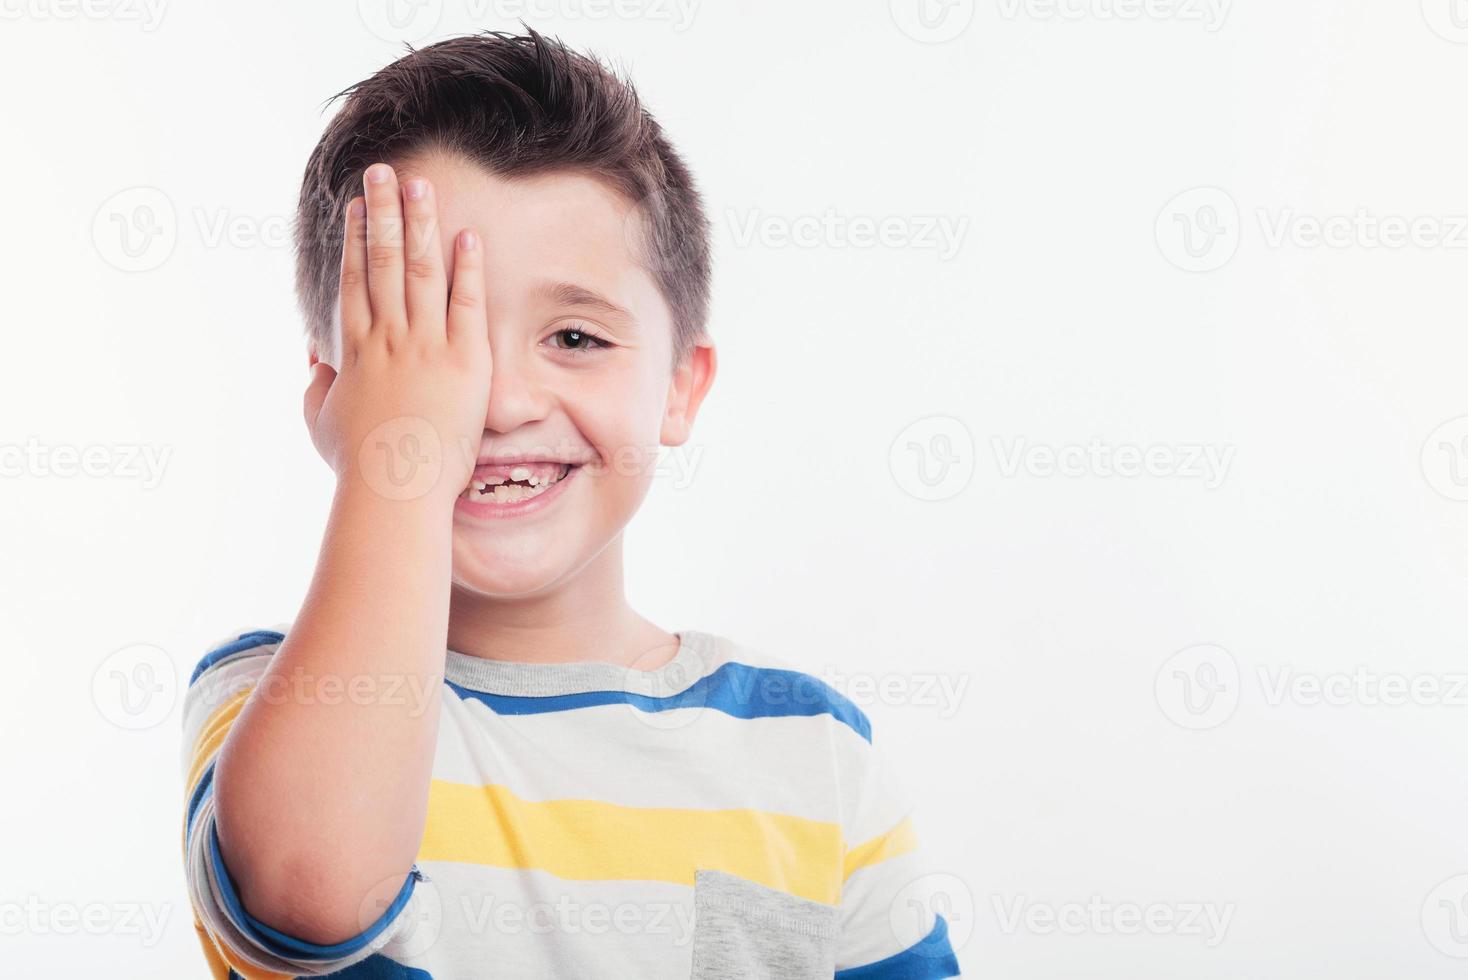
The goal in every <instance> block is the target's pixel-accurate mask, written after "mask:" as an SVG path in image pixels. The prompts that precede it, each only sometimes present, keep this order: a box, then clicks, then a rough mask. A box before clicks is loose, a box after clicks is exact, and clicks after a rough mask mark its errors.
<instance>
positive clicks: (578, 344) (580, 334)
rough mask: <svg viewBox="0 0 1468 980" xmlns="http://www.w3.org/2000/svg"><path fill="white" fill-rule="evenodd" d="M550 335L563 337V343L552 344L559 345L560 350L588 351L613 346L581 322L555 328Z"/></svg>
mask: <svg viewBox="0 0 1468 980" xmlns="http://www.w3.org/2000/svg"><path fill="white" fill-rule="evenodd" d="M551 337H553V338H554V337H561V338H564V339H565V344H564V345H562V344H555V345H553V346H556V347H559V348H560V349H561V350H568V351H572V352H574V353H586V352H588V351H593V350H600V349H602V348H607V347H613V346H615V345H614V344H612V343H611V342H610V341H608V340H606V339H604V338H603V337H601V336H599V335H597V334H595V333H593V332H592V331H591V330H589V329H588V328H587V327H586V325H585V324H582V323H578V324H576V325H575V326H572V327H562V328H561V329H560V330H557V331H556V332H555V333H553V334H551Z"/></svg>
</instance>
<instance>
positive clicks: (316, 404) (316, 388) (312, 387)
mask: <svg viewBox="0 0 1468 980" xmlns="http://www.w3.org/2000/svg"><path fill="white" fill-rule="evenodd" d="M306 366H307V368H309V369H310V371H311V377H310V381H309V382H308V383H307V384H306V394H305V396H304V397H303V398H302V399H301V414H302V417H303V418H304V419H305V422H306V431H307V432H309V433H310V434H311V444H312V445H313V446H315V447H316V451H317V452H318V453H320V452H321V444H320V443H319V442H317V441H316V419H317V417H318V416H320V415H321V406H322V405H324V404H326V393H327V392H328V391H329V390H331V383H332V382H333V381H335V380H336V371H334V370H332V367H331V365H330V364H327V363H326V362H325V361H323V360H321V358H320V357H318V356H317V354H316V347H315V346H314V345H313V346H312V347H311V348H310V349H309V355H308V360H307V362H306ZM322 459H326V456H325V454H322ZM328 462H329V461H328Z"/></svg>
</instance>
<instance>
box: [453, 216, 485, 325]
mask: <svg viewBox="0 0 1468 980" xmlns="http://www.w3.org/2000/svg"><path fill="white" fill-rule="evenodd" d="M488 331H489V325H488V322H487V320H486V319H485V314H484V245H483V243H482V242H481V241H480V240H479V236H478V235H477V234H475V232H474V230H473V229H472V228H465V229H464V230H463V231H460V232H459V233H458V234H457V235H455V236H454V285H453V291H452V292H451V293H450V295H449V320H448V335H449V340H450V341H462V340H465V339H468V338H472V337H474V336H476V335H478V336H480V337H485V338H486V340H487V334H488Z"/></svg>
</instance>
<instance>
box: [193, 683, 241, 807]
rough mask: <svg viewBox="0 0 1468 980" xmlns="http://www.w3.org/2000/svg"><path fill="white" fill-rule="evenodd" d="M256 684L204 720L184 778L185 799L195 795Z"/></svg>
mask: <svg viewBox="0 0 1468 980" xmlns="http://www.w3.org/2000/svg"><path fill="white" fill-rule="evenodd" d="M252 690H254V685H253V684H252V685H250V687H248V688H246V689H245V690H243V691H241V692H240V693H238V694H236V695H235V696H234V697H232V698H230V699H229V700H228V701H226V702H224V704H222V705H220V706H219V707H218V708H216V709H215V710H214V714H212V715H210V716H209V720H208V721H206V722H204V727H203V728H201V729H200V730H199V737H198V738H197V739H195V740H194V754H193V762H191V763H190V764H189V776H188V779H186V780H184V799H188V798H189V797H191V796H193V795H194V787H195V786H197V785H198V783H199V779H200V778H201V777H202V776H203V775H204V770H205V769H207V768H209V761H210V760H211V759H213V758H214V753H215V752H218V751H219V746H220V745H221V744H223V742H224V736H226V735H228V734H229V726H230V725H233V724H234V720H235V718H236V717H238V715H239V713H240V709H241V708H243V707H244V706H245V699H246V698H248V697H249V696H250V691H252Z"/></svg>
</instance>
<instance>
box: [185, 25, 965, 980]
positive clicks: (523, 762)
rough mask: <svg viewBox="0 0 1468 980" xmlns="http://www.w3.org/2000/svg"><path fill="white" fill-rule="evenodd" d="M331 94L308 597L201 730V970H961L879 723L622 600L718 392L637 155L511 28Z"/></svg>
mask: <svg viewBox="0 0 1468 980" xmlns="http://www.w3.org/2000/svg"><path fill="white" fill-rule="evenodd" d="M349 93H350V94H349V95H348V98H347V100H346V102H345V104H344V106H343V109H342V110H341V112H340V113H339V114H338V115H337V117H336V118H335V119H334V120H333V121H332V123H331V124H330V126H329V127H328V129H327V131H326V133H325V134H324V135H323V137H322V139H321V142H320V143H319V145H318V146H317V148H316V150H315V152H314V153H313V154H312V156H311V160H310V163H309V165H308V167H307V171H306V177H305V181H304V185H303V187H302V191H301V199H300V209H299V217H298V223H297V229H296V231H297V245H298V280H297V287H298V292H299V295H300V297H301V301H302V307H303V309H304V311H305V314H306V319H307V326H308V335H309V347H310V358H309V363H310V366H311V371H312V379H311V382H310V385H309V387H308V389H307V391H306V394H305V399H304V401H305V406H304V409H305V419H306V423H307V426H308V429H309V431H310V434H311V438H312V440H313V442H314V444H315V446H316V448H317V450H318V451H319V452H320V454H321V456H322V457H323V459H325V461H326V462H327V463H328V464H329V465H330V466H331V468H332V470H333V472H334V473H335V475H336V490H335V494H334V497H333V500H332V505H331V512H330V517H329V519H328V521H327V526H326V529H325V532H324V535H323V541H322V545H321V549H320V554H319V558H318V563H317V566H316V571H315V575H314V577H313V579H312V582H311V586H310V589H309V591H308V593H307V595H306V597H305V600H304V602H303V604H302V606H301V609H300V611H299V614H298V615H297V616H296V618H295V620H294V621H293V622H292V623H291V624H290V625H289V627H288V628H283V629H277V630H256V631H251V632H248V633H244V634H241V635H238V636H232V637H230V638H228V639H227V641H224V642H221V643H220V644H218V645H217V646H216V647H215V648H213V649H211V650H210V651H209V653H208V654H207V655H206V656H205V657H204V659H203V660H202V661H201V663H200V664H199V666H198V668H197V669H196V670H195V672H194V676H193V678H192V680H191V685H190V688H189V694H188V699H187V702H186V709H185V718H184V728H185V745H184V749H185V778H186V790H187V810H186V814H185V823H184V851H185V863H186V871H187V878H188V885H189V892H190V898H191V901H192V904H193V909H194V914H195V922H196V928H197V931H198V933H199V935H200V938H201V941H202V942H203V946H204V951H205V955H206V958H207V960H208V962H209V966H210V969H211V971H212V974H213V975H214V976H215V977H220V978H226V977H235V976H241V977H251V978H253V977H280V976H285V977H294V976H317V975H325V974H331V975H334V976H342V977H374V978H375V977H404V978H429V977H438V978H450V977H452V978H462V977H478V976H486V977H488V976H494V977H501V976H503V977H618V978H621V977H626V978H643V977H695V978H703V977H754V976H770V977H831V976H832V975H833V974H834V975H836V976H841V977H850V978H852V980H856V978H872V977H889V976H890V977H946V976H953V975H956V973H957V963H956V961H955V960H954V958H953V954H952V950H951V949H950V944H949V942H948V939H947V932H946V928H947V926H946V923H945V922H944V920H943V918H942V916H940V915H934V914H932V912H933V907H932V905H931V904H927V903H926V900H925V898H924V892H923V886H924V883H925V881H926V880H927V877H926V875H925V872H926V870H927V869H926V868H925V867H924V866H923V865H922V863H921V857H920V854H921V852H920V851H919V849H918V848H917V846H916V841H915V838H914V834H913V830H912V824H911V821H910V817H909V814H908V812H907V807H906V804H905V802H904V800H903V797H902V795H901V793H900V792H899V791H898V790H897V788H896V786H895V784H894V782H893V779H892V776H891V773H890V770H889V769H888V768H887V767H886V766H885V765H884V764H883V763H882V762H881V760H880V757H879V756H878V755H876V754H875V752H874V749H873V744H872V737H871V728H870V724H869V723H868V721H867V719H866V717H865V716H864V715H863V714H862V712H861V711H860V710H859V709H858V708H856V707H855V705H853V704H852V703H851V702H850V701H848V700H847V699H846V698H844V697H842V696H841V695H840V694H839V693H837V692H836V691H834V690H832V689H831V688H829V687H828V686H826V685H825V684H823V683H821V682H820V681H817V680H815V679H814V678H812V677H809V676H807V675H804V674H800V673H798V672H795V671H791V670H788V669H785V668H782V667H779V666H778V665H776V664H774V663H773V662H771V661H770V660H769V659H768V658H765V657H762V656H760V655H758V654H756V653H755V652H753V651H750V650H748V649H746V648H744V647H742V646H740V645H738V644H736V643H734V642H732V641H730V640H728V639H727V638H725V637H722V636H716V635H714V634H710V633H705V632H702V631H698V630H693V629H683V630H678V631H676V632H669V631H667V630H664V629H663V628H661V627H659V626H657V625H656V624H654V623H652V622H650V621H649V620H647V619H646V618H644V617H643V616H641V615H639V614H638V613H637V612H635V611H634V610H633V609H632V608H631V606H630V605H629V604H628V602H627V600H626V596H625V592H624V588H623V579H622V573H623V567H622V533H623V529H624V528H625V527H626V525H627V523H628V522H629V521H630V519H631V518H632V516H633V514H634V513H635V512H636V510H637V508H638V506H639V505H640V504H641V502H642V500H643V498H644V497H645V495H646V493H647V491H648V488H649V486H650V483H651V479H652V475H653V470H654V464H655V463H656V460H657V454H658V450H659V447H660V446H679V445H682V444H684V443H685V442H686V441H687V440H688V438H689V435H690V428H691V426H692V424H693V421H694V418H695V416H696V414H697V411H698V408H699V406H700V404H701V403H702V401H703V399H704V397H705V395H706V394H707V392H708V390H709V386H710V385H711V383H712V381H713V378H714V374H715V364H716V361H715V355H714V347H713V344H712V342H711V340H710V339H709V337H708V335H707V332H706V330H705V324H706V320H707V316H708V293H709V278H710V276H709V264H710V263H709V244H708V239H709V227H708V222H707V220H706V218H705V216H704V212H703V207H702V203H701V201H700V199H699V195H698V193H697V191H696V189H695V187H694V185H693V181H692V179H691V177H690V175H689V173H688V170H687V168H686V167H685V166H684V164H683V163H682V161H681V160H680V159H679V157H678V155H677V154H676V153H675V151H674V150H673V148H672V147H671V146H670V145H669V143H668V142H667V140H666V138H665V137H664V136H663V134H662V132H661V130H660V128H659V127H658V125H657V124H656V122H655V121H654V120H653V119H652V117H651V116H650V115H648V114H647V113H646V111H645V110H644V109H643V108H642V107H641V105H640V104H639V102H638V100H637V97H636V95H635V93H634V92H633V91H632V89H631V87H630V86H629V85H628V84H626V83H625V82H623V81H621V80H619V79H618V78H616V77H615V76H614V75H613V74H612V73H611V72H609V71H608V70H607V69H605V68H604V67H603V66H601V65H600V64H599V63H598V62H596V61H595V60H593V59H591V58H588V57H585V56H581V55H578V54H575V53H573V52H571V51H569V50H567V49H566V48H564V47H563V46H561V45H560V44H559V43H558V42H553V41H550V40H547V39H545V38H543V37H541V36H540V35H538V34H536V33H535V32H533V31H531V32H529V34H528V35H527V36H523V37H522V36H511V35H505V34H499V33H490V34H484V35H479V36H474V37H461V38H455V39H451V40H448V41H444V42H442V43H439V44H435V45H432V46H430V47H427V48H424V49H422V50H420V51H416V52H413V53H411V54H409V55H408V56H406V57H404V58H402V59H400V60H399V61H397V62H395V63H394V64H392V65H389V66H388V67H387V68H384V69H383V70H382V71H380V72H378V73H377V74H375V75H373V76H372V77H371V78H369V79H368V80H366V81H364V82H362V83H360V84H359V85H357V86H355V87H354V88H353V89H351V90H349ZM913 908H916V909H918V911H919V913H920V914H918V915H916V917H912V914H911V911H910V910H911V909H913ZM909 919H911V921H910V922H909Z"/></svg>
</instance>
